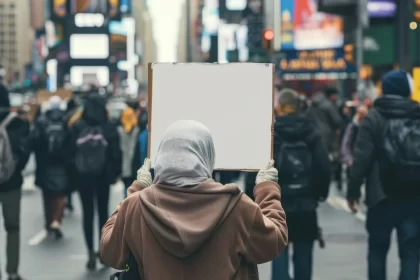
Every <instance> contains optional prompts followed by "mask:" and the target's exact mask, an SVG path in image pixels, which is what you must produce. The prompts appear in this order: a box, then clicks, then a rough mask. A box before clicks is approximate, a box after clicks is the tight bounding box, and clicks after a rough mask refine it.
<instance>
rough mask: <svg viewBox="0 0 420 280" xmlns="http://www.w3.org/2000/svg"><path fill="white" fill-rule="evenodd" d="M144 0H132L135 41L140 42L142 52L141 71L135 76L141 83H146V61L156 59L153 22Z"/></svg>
mask: <svg viewBox="0 0 420 280" xmlns="http://www.w3.org/2000/svg"><path fill="white" fill-rule="evenodd" d="M146 2H147V1H146V0H139V1H133V2H132V5H133V16H134V18H135V19H136V41H137V42H141V44H142V47H141V50H142V53H141V54H138V55H139V56H140V62H141V71H138V73H141V74H140V76H138V77H137V79H138V81H139V82H140V83H142V84H147V78H148V66H147V65H148V63H149V62H156V59H157V45H156V42H155V39H154V37H153V22H152V18H151V16H150V13H149V11H148V7H147V4H146Z"/></svg>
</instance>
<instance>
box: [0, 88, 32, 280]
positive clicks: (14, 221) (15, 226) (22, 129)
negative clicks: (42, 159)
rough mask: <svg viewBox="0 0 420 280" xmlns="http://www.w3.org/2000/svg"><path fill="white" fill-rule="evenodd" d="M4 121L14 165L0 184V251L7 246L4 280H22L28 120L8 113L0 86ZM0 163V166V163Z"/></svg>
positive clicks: (1, 119) (6, 97) (0, 120)
mask: <svg viewBox="0 0 420 280" xmlns="http://www.w3.org/2000/svg"><path fill="white" fill-rule="evenodd" d="M7 120H10V121H8V123H7V125H6V126H5V128H6V134H7V137H8V138H9V142H10V147H11V150H12V152H13V155H14V157H15V160H17V164H16V166H15V168H14V171H13V174H12V175H11V177H10V178H9V179H7V180H6V181H4V182H3V183H0V206H1V208H2V211H1V212H2V213H3V223H4V226H5V230H6V232H7V238H6V240H7V246H4V247H3V248H2V249H5V248H6V247H7V250H6V251H7V255H6V257H7V262H4V263H7V267H6V273H7V274H8V278H7V279H8V280H23V278H22V277H21V276H20V275H19V260H20V257H19V256H20V254H19V250H20V249H19V248H20V211H21V208H20V202H21V198H22V184H23V176H22V170H23V169H24V168H25V166H26V163H27V162H28V159H29V154H30V147H29V145H28V144H29V133H30V126H29V122H28V121H25V120H23V119H20V118H19V117H17V116H16V115H14V114H13V113H11V112H10V100H9V92H8V90H7V89H6V88H5V87H4V86H3V85H0V123H1V124H2V125H3V124H4V121H7ZM0 164H2V163H1V162H0ZM3 164H4V163H3ZM0 179H1V178H0ZM2 253H3V252H2ZM0 271H1V270H0ZM0 278H1V275H0Z"/></svg>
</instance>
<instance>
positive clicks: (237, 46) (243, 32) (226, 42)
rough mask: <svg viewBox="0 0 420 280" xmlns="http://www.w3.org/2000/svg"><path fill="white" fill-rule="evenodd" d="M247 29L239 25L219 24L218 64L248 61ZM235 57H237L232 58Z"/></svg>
mask: <svg viewBox="0 0 420 280" xmlns="http://www.w3.org/2000/svg"><path fill="white" fill-rule="evenodd" d="M247 41H248V28H247V27H246V25H240V24H221V25H220V27H219V44H218V51H219V53H218V57H219V63H227V62H232V61H241V62H245V61H248V56H249V51H248V47H247ZM232 56H237V57H232Z"/></svg>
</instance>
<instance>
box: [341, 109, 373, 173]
mask: <svg viewBox="0 0 420 280" xmlns="http://www.w3.org/2000/svg"><path fill="white" fill-rule="evenodd" d="M367 112H368V109H367V108H366V107H365V106H359V108H357V112H356V114H355V116H354V117H353V120H352V122H350V123H349V124H348V126H347V128H346V130H345V132H344V135H343V141H342V143H341V159H342V163H343V164H344V165H345V166H346V170H347V180H348V179H349V178H350V168H351V166H352V165H353V151H354V145H355V143H356V138H357V132H358V130H359V126H360V124H361V122H362V120H363V119H364V118H365V117H366V114H367Z"/></svg>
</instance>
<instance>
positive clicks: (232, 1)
mask: <svg viewBox="0 0 420 280" xmlns="http://www.w3.org/2000/svg"><path fill="white" fill-rule="evenodd" d="M246 3H247V0H226V8H227V9H228V10H229V11H243V10H244V9H245V8H246Z"/></svg>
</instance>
